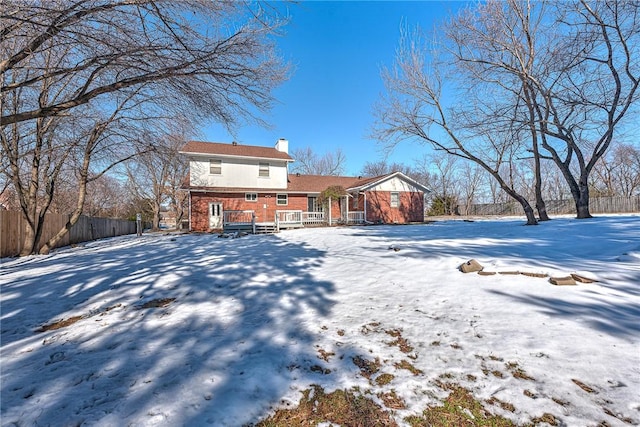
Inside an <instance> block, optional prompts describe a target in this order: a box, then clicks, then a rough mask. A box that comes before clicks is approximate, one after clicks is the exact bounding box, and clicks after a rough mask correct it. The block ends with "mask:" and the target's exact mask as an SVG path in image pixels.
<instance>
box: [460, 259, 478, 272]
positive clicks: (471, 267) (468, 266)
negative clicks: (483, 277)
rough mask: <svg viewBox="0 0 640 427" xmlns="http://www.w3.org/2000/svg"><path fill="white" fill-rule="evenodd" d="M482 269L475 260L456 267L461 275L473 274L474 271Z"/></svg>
mask: <svg viewBox="0 0 640 427" xmlns="http://www.w3.org/2000/svg"><path fill="white" fill-rule="evenodd" d="M483 268H484V267H483V266H482V265H480V263H479V262H478V261H476V260H475V259H470V260H469V261H467V262H465V263H464V264H461V265H460V267H458V269H459V270H460V271H462V272H463V273H475V272H476V271H482V269H483Z"/></svg>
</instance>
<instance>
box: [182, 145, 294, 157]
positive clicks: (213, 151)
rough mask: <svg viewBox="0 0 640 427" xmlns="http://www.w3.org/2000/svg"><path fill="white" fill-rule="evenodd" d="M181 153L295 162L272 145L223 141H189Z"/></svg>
mask: <svg viewBox="0 0 640 427" xmlns="http://www.w3.org/2000/svg"><path fill="white" fill-rule="evenodd" d="M180 153H183V154H200V155H207V156H211V155H214V156H222V157H254V158H260V159H275V160H285V161H288V162H293V158H292V157H291V156H290V155H289V154H287V153H285V152H283V151H279V150H276V149H275V148H272V147H259V146H256V145H242V144H234V143H222V142H203V141H189V142H187V143H186V144H185V145H184V147H182V149H181V150H180Z"/></svg>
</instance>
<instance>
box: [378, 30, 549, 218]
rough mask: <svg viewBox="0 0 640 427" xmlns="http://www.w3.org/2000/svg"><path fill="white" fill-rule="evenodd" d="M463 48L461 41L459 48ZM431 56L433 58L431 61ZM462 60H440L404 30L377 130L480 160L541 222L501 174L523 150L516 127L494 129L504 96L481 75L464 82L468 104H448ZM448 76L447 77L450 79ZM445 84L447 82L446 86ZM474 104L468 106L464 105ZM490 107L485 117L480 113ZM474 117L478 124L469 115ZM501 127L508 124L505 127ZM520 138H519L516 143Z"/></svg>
mask: <svg viewBox="0 0 640 427" xmlns="http://www.w3.org/2000/svg"><path fill="white" fill-rule="evenodd" d="M460 48H461V49H462V48H463V47H462V46H461V47H460ZM429 58H431V61H430V60H429ZM458 65H459V63H457V62H455V61H453V62H444V61H440V60H439V59H438V58H436V57H435V56H432V52H431V51H430V50H429V49H428V48H427V46H425V45H424V42H423V41H422V37H421V35H420V34H419V32H418V31H416V32H415V33H413V34H410V33H407V32H403V34H402V37H401V40H400V47H399V49H398V53H397V56H396V64H395V68H393V69H387V70H384V71H383V76H382V77H383V80H384V82H385V86H386V88H387V95H386V97H384V98H383V99H382V100H381V102H380V103H379V104H378V105H377V106H376V115H377V126H376V131H375V135H376V136H377V138H378V139H379V140H380V141H386V142H387V143H389V144H392V145H393V144H397V143H399V142H400V141H402V140H405V139H417V140H418V141H422V142H423V143H427V144H430V145H431V146H433V147H434V148H435V149H437V150H439V151H441V152H443V153H447V154H449V155H452V156H457V157H460V158H462V159H466V160H469V161H472V162H475V163H476V164H478V165H480V166H481V167H482V168H483V169H484V170H486V171H487V172H488V173H489V174H490V175H491V176H492V177H493V178H494V179H495V180H496V181H497V182H498V183H499V184H500V187H501V188H502V189H503V190H504V191H505V192H506V193H507V194H509V195H510V196H511V197H512V198H514V199H516V200H517V201H518V202H519V203H520V205H521V206H522V208H523V210H524V212H525V215H526V216H527V224H537V220H536V218H535V215H534V212H533V209H532V208H531V206H530V204H529V202H528V200H527V199H526V198H525V197H524V196H522V195H521V194H519V193H518V192H517V191H516V190H515V189H514V188H513V187H512V186H511V185H509V183H508V181H507V179H505V177H504V176H503V175H502V170H503V169H504V166H505V165H508V164H510V163H511V162H512V161H513V160H515V159H516V158H517V157H518V153H520V152H521V150H522V147H521V145H519V144H517V143H515V142H519V140H518V137H517V134H516V130H514V129H513V128H509V127H507V128H506V131H505V132H503V133H501V134H495V133H494V129H495V126H496V120H503V119H502V118H501V116H500V115H498V113H497V112H496V110H495V108H494V106H495V105H500V104H501V102H498V101H499V99H501V98H503V97H504V96H505V94H504V91H502V92H501V93H500V94H498V93H497V92H493V93H492V92H491V91H488V90H487V88H486V87H482V85H480V83H481V82H480V81H478V80H476V79H466V80H464V82H463V83H464V84H466V85H469V86H468V87H473V88H474V89H475V90H473V91H467V90H462V93H460V97H461V98H463V99H465V104H464V105H456V109H453V108H452V107H450V106H446V105H445V104H444V102H445V98H444V97H443V95H442V94H443V92H444V91H445V90H446V91H448V92H449V93H450V95H449V96H454V95H452V94H451V93H452V92H453V93H455V91H456V89H457V87H455V86H454V85H452V84H451V83H449V84H448V85H445V82H452V81H453V80H454V79H455V78H456V77H457V76H459V75H460V71H461V70H460V67H459V66H458ZM444 75H447V76H448V78H447V79H445V78H444ZM445 86H446V87H445ZM467 107H471V109H467V110H465V108H467ZM485 110H486V111H488V113H486V114H485V115H484V116H483V118H485V119H486V120H481V119H480V118H478V114H481V113H483V111H485ZM469 117H473V120H474V121H473V122H472V123H473V124H474V125H472V126H469V124H470V123H469V122H468V121H465V118H466V119H468V118H469ZM502 128H505V127H504V126H502ZM514 141H515V142H514Z"/></svg>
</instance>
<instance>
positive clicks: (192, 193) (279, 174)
mask: <svg viewBox="0 0 640 427" xmlns="http://www.w3.org/2000/svg"><path fill="white" fill-rule="evenodd" d="M288 146H289V142H288V141H287V140H285V139H280V140H278V142H277V143H276V145H275V147H274V148H270V147H260V146H250V145H241V144H236V143H231V144H224V143H210V142H199V141H190V142H188V143H187V144H186V145H185V146H184V147H183V148H182V150H181V151H180V153H182V154H184V155H186V156H188V158H189V177H188V183H187V185H185V187H186V189H187V190H188V191H189V222H190V229H191V230H193V231H209V230H219V229H223V228H225V229H227V228H228V229H232V228H233V226H234V225H236V226H239V225H243V226H249V225H253V231H255V226H256V224H259V225H260V224H262V225H265V224H272V225H275V226H276V228H287V227H302V226H305V225H311V224H329V225H332V224H337V223H343V224H364V223H409V222H422V221H423V220H424V196H425V194H427V193H429V190H428V189H427V188H426V187H424V186H423V185H422V184H420V183H418V182H416V181H414V180H412V179H411V178H409V177H407V176H406V175H404V174H402V173H400V172H394V173H390V174H387V175H383V176H377V177H368V178H363V177H347V176H318V175H300V174H289V172H288V169H289V168H288V165H289V163H291V162H293V161H294V159H293V158H292V157H291V156H290V155H289V153H288V151H289V147H288ZM329 187H338V188H342V189H344V193H343V195H341V196H340V197H337V198H333V199H330V201H329V202H328V203H324V204H321V203H319V197H320V195H321V193H322V192H323V191H324V190H326V189H327V188H329Z"/></svg>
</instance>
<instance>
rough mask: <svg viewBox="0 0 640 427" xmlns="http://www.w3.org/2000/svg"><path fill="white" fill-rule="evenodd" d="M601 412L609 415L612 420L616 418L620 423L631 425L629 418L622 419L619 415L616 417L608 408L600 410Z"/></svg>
mask: <svg viewBox="0 0 640 427" xmlns="http://www.w3.org/2000/svg"><path fill="white" fill-rule="evenodd" d="M602 410H603V411H604V413H605V414H607V415H609V416H611V417H613V418H617V419H619V420H620V421H622V422H625V423H627V424H633V420H632V419H631V418H627V417H623V416H621V415H618V414H616V413H614V412H613V411H611V410H610V409H608V408H602Z"/></svg>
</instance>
